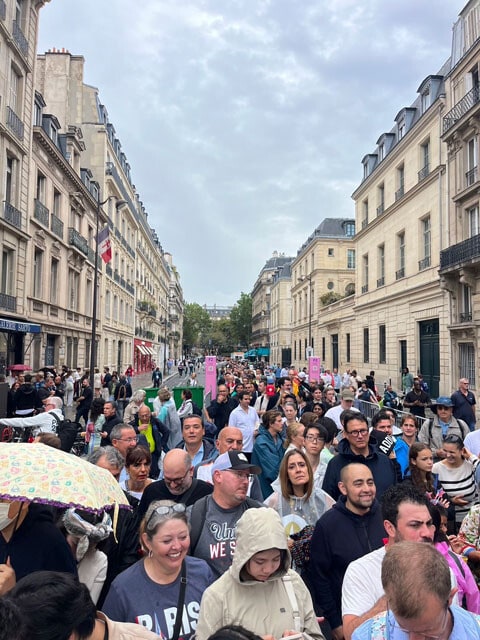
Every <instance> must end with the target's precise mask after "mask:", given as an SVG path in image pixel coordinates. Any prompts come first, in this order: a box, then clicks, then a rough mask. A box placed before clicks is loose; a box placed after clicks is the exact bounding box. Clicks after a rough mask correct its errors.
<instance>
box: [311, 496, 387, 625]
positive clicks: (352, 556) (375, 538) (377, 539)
mask: <svg viewBox="0 0 480 640" xmlns="http://www.w3.org/2000/svg"><path fill="white" fill-rule="evenodd" d="M385 537H386V533H385V529H384V527H383V518H382V513H381V509H380V505H379V503H378V501H377V500H375V502H374V503H373V505H372V507H371V509H370V511H368V513H366V514H365V515H363V516H360V515H357V514H356V513H353V511H350V510H349V509H347V507H346V497H345V496H343V495H342V496H340V498H339V500H338V501H337V502H336V504H334V505H333V507H332V508H331V509H329V510H328V511H327V512H326V513H324V514H323V516H322V517H321V518H320V519H319V520H318V522H317V524H316V526H315V531H314V532H313V536H312V542H311V549H310V564H309V567H308V570H307V575H306V581H307V582H308V584H309V588H310V591H311V593H312V597H313V600H314V602H315V603H318V605H319V606H320V607H321V609H322V613H323V615H324V616H325V617H326V618H327V620H328V622H329V623H330V626H331V627H332V629H335V627H338V626H340V625H341V624H342V582H343V576H344V575H345V571H346V570H347V567H348V565H349V564H350V562H353V561H354V560H357V559H358V558H360V557H362V556H364V555H365V554H366V553H370V551H374V550H375V549H379V548H380V547H382V546H383V538H385Z"/></svg>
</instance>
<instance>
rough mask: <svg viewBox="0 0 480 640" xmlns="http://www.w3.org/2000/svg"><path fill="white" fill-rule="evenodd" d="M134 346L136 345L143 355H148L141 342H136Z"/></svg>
mask: <svg viewBox="0 0 480 640" xmlns="http://www.w3.org/2000/svg"><path fill="white" fill-rule="evenodd" d="M136 347H137V349H138V350H139V351H140V353H141V354H142V355H143V356H146V355H148V354H147V352H146V350H145V347H143V346H142V345H141V344H137V345H136Z"/></svg>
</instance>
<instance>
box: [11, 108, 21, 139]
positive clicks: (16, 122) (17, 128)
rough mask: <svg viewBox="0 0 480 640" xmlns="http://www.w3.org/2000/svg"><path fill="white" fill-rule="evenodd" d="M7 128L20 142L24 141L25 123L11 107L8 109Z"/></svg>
mask: <svg viewBox="0 0 480 640" xmlns="http://www.w3.org/2000/svg"><path fill="white" fill-rule="evenodd" d="M7 127H8V128H9V129H10V131H12V133H14V134H15V135H16V136H17V138H18V139H19V140H23V122H22V121H21V120H20V118H19V117H18V116H17V114H16V113H15V111H14V110H13V109H11V108H10V107H7Z"/></svg>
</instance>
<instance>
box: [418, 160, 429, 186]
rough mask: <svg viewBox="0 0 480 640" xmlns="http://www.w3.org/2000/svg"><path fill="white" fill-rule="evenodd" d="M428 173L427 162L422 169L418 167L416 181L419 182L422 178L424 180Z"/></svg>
mask: <svg viewBox="0 0 480 640" xmlns="http://www.w3.org/2000/svg"><path fill="white" fill-rule="evenodd" d="M429 173H430V164H429V163H427V164H426V165H425V166H424V167H423V169H420V171H419V172H418V181H419V182H421V181H422V180H425V178H426V177H427V176H428V175H429Z"/></svg>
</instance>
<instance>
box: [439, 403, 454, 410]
mask: <svg viewBox="0 0 480 640" xmlns="http://www.w3.org/2000/svg"><path fill="white" fill-rule="evenodd" d="M449 409H453V407H447V406H446V405H444V404H437V411H448V410H449Z"/></svg>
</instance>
